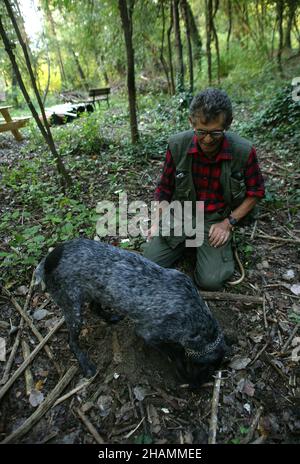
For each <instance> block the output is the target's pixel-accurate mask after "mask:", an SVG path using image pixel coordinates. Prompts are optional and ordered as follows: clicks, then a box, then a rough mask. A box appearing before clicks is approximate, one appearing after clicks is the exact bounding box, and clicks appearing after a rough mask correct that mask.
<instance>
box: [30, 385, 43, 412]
mask: <svg viewBox="0 0 300 464" xmlns="http://www.w3.org/2000/svg"><path fill="white" fill-rule="evenodd" d="M43 401H44V395H43V393H41V392H40V391H39V390H36V389H34V390H32V391H31V393H30V395H29V403H30V404H31V406H33V407H34V408H36V407H37V406H38V405H39V404H41V403H42V402H43Z"/></svg>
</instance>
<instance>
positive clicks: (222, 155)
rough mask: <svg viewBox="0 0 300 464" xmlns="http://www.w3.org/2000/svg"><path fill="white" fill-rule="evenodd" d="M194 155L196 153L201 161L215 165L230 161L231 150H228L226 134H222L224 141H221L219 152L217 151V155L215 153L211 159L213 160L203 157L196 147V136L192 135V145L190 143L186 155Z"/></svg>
mask: <svg viewBox="0 0 300 464" xmlns="http://www.w3.org/2000/svg"><path fill="white" fill-rule="evenodd" d="M194 153H198V154H199V156H200V157H201V159H203V160H205V161H207V162H211V163H216V162H218V161H223V160H231V159H232V153H231V150H230V145H229V141H228V138H227V137H226V132H225V134H224V139H223V142H222V145H221V148H220V151H219V153H217V155H216V157H215V158H213V159H211V158H207V157H206V156H205V155H204V153H203V152H202V151H201V149H200V147H199V146H198V143H197V136H196V134H194V136H193V139H192V143H191V145H190V148H189V150H188V155H192V154H194Z"/></svg>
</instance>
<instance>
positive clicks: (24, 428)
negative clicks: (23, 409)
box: [1, 366, 78, 444]
mask: <svg viewBox="0 0 300 464" xmlns="http://www.w3.org/2000/svg"><path fill="white" fill-rule="evenodd" d="M77 370H78V367H77V366H72V367H70V369H69V370H68V371H67V372H66V373H65V375H64V376H63V378H62V379H61V380H60V381H59V382H58V384H57V385H56V387H55V388H54V389H53V390H52V391H51V392H50V393H49V395H48V396H47V398H46V399H45V400H44V401H43V402H42V403H41V404H40V405H39V407H38V408H37V409H36V411H35V412H34V413H33V414H32V415H31V416H30V417H28V419H26V420H25V422H24V423H23V424H22V425H21V426H20V427H19V428H18V429H17V430H15V431H14V432H12V433H11V434H10V435H8V437H6V438H5V439H4V440H3V441H2V442H1V444H5V443H11V442H12V441H15V440H16V439H17V438H20V437H21V436H23V435H25V433H27V432H28V431H29V430H30V429H31V428H32V427H33V426H34V425H35V424H36V423H37V422H38V421H39V420H40V419H41V418H42V417H43V416H44V415H45V414H46V412H47V411H48V410H49V409H50V408H51V406H52V404H53V403H54V402H55V400H56V398H57V397H58V396H59V395H60V394H61V392H62V391H63V390H64V389H65V388H66V386H67V385H68V384H69V382H70V381H71V380H72V378H73V377H74V375H75V374H76V372H77Z"/></svg>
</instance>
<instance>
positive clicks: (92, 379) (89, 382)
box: [53, 371, 99, 407]
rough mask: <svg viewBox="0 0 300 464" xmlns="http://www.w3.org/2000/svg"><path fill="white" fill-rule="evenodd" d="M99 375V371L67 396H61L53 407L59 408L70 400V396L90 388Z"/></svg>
mask: <svg viewBox="0 0 300 464" xmlns="http://www.w3.org/2000/svg"><path fill="white" fill-rule="evenodd" d="M98 374H99V371H98V372H97V373H96V374H95V375H94V376H93V377H92V378H91V379H89V380H87V381H86V382H84V383H82V384H81V385H77V387H75V388H73V389H72V390H71V391H69V392H68V393H66V394H65V395H63V396H61V397H60V398H58V399H57V400H56V401H55V403H54V405H53V407H55V406H57V405H58V404H60V403H62V402H63V401H65V400H67V399H68V398H70V396H72V395H75V393H77V392H79V391H80V390H82V389H83V388H84V387H88V386H89V385H90V384H91V383H92V382H93V381H94V380H95V378H96V377H97V375H98Z"/></svg>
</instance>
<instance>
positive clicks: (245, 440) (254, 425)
mask: <svg viewBox="0 0 300 464" xmlns="http://www.w3.org/2000/svg"><path fill="white" fill-rule="evenodd" d="M263 410H264V408H263V407H262V406H260V407H259V408H258V410H257V411H256V414H255V416H254V419H253V421H252V424H251V425H250V429H249V431H248V433H247V435H246V436H245V438H243V439H242V440H241V445H246V444H247V443H249V442H250V441H251V440H252V439H253V436H254V434H255V430H256V428H257V426H258V422H259V419H260V416H261V415H262V413H263Z"/></svg>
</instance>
